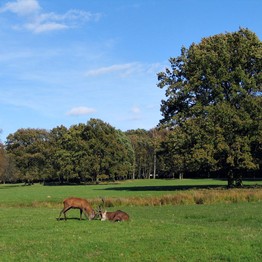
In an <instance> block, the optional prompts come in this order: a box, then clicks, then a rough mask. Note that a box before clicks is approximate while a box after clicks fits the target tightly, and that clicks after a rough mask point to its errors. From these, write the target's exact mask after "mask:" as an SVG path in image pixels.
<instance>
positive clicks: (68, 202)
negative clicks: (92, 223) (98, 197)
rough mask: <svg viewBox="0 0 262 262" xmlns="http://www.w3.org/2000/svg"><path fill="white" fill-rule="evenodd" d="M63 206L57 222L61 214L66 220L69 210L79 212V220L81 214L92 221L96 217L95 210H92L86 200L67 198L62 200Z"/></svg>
mask: <svg viewBox="0 0 262 262" xmlns="http://www.w3.org/2000/svg"><path fill="white" fill-rule="evenodd" d="M63 204H64V208H63V209H62V210H61V212H60V214H59V217H58V218H57V220H60V217H61V215H62V213H64V218H65V220H66V219H67V218H66V212H67V211H68V210H70V209H71V208H74V209H79V210H80V220H82V213H83V212H84V214H85V216H86V217H87V218H88V219H89V220H92V219H94V218H95V216H96V213H95V210H94V209H93V208H92V206H91V205H90V204H89V202H88V201H87V200H86V199H83V198H78V197H69V198H66V199H64V201H63Z"/></svg>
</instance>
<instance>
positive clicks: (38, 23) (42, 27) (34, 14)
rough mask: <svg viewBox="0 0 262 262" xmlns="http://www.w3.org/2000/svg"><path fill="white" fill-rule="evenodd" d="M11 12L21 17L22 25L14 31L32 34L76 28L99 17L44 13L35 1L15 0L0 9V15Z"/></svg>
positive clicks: (90, 14)
mask: <svg viewBox="0 0 262 262" xmlns="http://www.w3.org/2000/svg"><path fill="white" fill-rule="evenodd" d="M3 12H12V13H15V14H16V15H18V16H22V17H23V19H25V20H24V23H22V24H19V25H15V26H13V28H15V29H19V30H21V29H26V30H29V31H32V32H34V33H42V32H47V31H54V30H62V29H68V28H74V27H78V26H80V25H81V24H83V23H86V22H89V21H92V20H93V21H97V20H99V18H100V17H101V15H100V14H98V13H97V14H95V13H91V12H87V11H83V10H69V11H67V12H66V13H64V14H56V13H54V12H50V13H45V12H44V11H43V10H42V8H41V6H40V5H39V3H38V1H37V0H16V1H14V2H8V3H6V4H5V5H4V6H3V7H2V8H0V13H3Z"/></svg>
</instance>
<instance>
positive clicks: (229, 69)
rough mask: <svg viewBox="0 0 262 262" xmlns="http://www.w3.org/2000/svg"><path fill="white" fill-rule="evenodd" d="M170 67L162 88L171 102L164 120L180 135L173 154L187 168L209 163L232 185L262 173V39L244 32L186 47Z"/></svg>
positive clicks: (161, 81) (165, 102)
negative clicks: (249, 173)
mask: <svg viewBox="0 0 262 262" xmlns="http://www.w3.org/2000/svg"><path fill="white" fill-rule="evenodd" d="M170 64H171V68H167V69H166V70H165V72H160V73H159V74H158V80H159V83H158V86H159V87H160V88H165V90H166V98H167V99H166V100H163V101H162V104H161V112H162V115H163V119H162V120H161V121H160V122H161V124H162V125H164V126H168V127H172V128H173V130H174V134H178V135H177V136H176V135H173V137H172V139H173V144H174V146H173V151H174V154H173V155H174V156H175V157H178V156H179V154H180V156H181V159H183V161H182V160H181V159H180V162H181V163H182V162H183V165H184V166H185V167H186V170H188V169H189V170H190V171H200V172H201V171H203V170H204V169H203V165H204V167H205V171H211V170H220V171H222V172H225V173H226V174H227V176H228V184H229V186H232V185H233V184H234V183H236V184H237V185H240V184H241V182H242V181H241V177H242V175H243V174H245V173H247V172H248V171H251V170H254V169H261V114H262V106H261V104H262V102H261V94H262V93H261V92H262V87H261V86H262V85H261V83H262V73H261V69H262V43H261V41H260V40H259V38H258V37H257V36H256V34H255V33H253V32H251V31H250V30H248V29H243V28H240V29H239V31H237V32H233V33H225V34H219V35H214V36H211V37H208V38H203V39H202V40H201V42H200V43H199V44H195V43H193V44H192V45H191V46H190V47H189V48H188V49H187V48H185V47H183V48H182V49H181V55H180V56H178V57H175V58H170ZM196 130H197V132H196ZM181 137H184V138H185V139H184V140H181ZM176 141H179V143H177V142H176ZM171 144H172V143H171ZM175 144H176V147H177V148H175ZM178 145H180V146H178ZM169 148H170V146H169ZM181 152H183V154H181ZM178 162H179V161H178ZM180 168H181V165H180ZM186 170H184V171H186Z"/></svg>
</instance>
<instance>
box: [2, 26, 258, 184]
mask: <svg viewBox="0 0 262 262" xmlns="http://www.w3.org/2000/svg"><path fill="white" fill-rule="evenodd" d="M169 62H170V68H166V70H165V71H164V72H160V73H158V75H157V77H158V87H159V88H162V89H165V92H166V100H162V101H161V112H162V116H163V118H162V119H160V123H159V125H158V126H157V127H154V128H152V129H151V130H144V129H137V130H128V131H126V132H123V131H120V130H117V129H115V128H114V127H112V126H111V125H110V124H108V123H105V122H103V121H102V120H99V119H90V120H89V121H88V122H87V123H86V124H78V125H73V126H71V127H70V128H66V127H64V126H59V127H56V128H53V129H52V130H50V131H47V130H44V129H19V130H17V131H16V132H15V133H14V134H10V135H9V136H8V137H7V141H6V142H5V145H3V144H1V147H0V164H1V165H0V167H1V169H0V176H1V177H0V180H1V182H5V181H8V182H10V181H27V182H28V183H31V182H33V181H54V182H59V183H81V182H88V181H91V182H99V181H102V180H119V179H136V178H156V177H161V178H174V177H180V178H181V177H184V176H193V177H201V176H203V177H212V176H219V177H223V178H227V179H228V185H229V186H230V187H231V186H241V185H242V179H243V177H246V176H249V177H250V176H254V175H258V174H259V173H261V166H262V121H261V120H262V119H261V118H262V117H261V116H262V97H261V95H262V73H261V72H262V70H261V69H262V43H261V41H260V40H259V38H258V37H257V36H256V34H255V33H253V32H251V31H250V30H248V29H243V28H240V29H239V31H237V32H233V33H225V34H219V35H214V36H211V37H208V38H203V39H202V40H201V42H200V43H199V44H195V43H193V44H191V45H190V47H189V48H185V47H182V48H181V55H180V56H178V57H175V58H170V60H169Z"/></svg>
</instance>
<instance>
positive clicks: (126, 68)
mask: <svg viewBox="0 0 262 262" xmlns="http://www.w3.org/2000/svg"><path fill="white" fill-rule="evenodd" d="M162 67H163V66H162V65H161V64H158V63H157V64H142V63H138V62H133V63H126V64H115V65H111V66H106V67H100V68H97V69H92V70H89V71H87V72H86V73H85V75H86V76H91V77H97V76H101V75H105V74H111V73H118V74H119V75H120V76H121V77H127V76H130V75H131V74H134V73H136V74H137V73H143V74H144V73H145V74H154V73H157V72H159V71H160V68H162Z"/></svg>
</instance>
